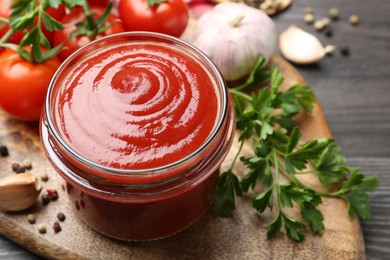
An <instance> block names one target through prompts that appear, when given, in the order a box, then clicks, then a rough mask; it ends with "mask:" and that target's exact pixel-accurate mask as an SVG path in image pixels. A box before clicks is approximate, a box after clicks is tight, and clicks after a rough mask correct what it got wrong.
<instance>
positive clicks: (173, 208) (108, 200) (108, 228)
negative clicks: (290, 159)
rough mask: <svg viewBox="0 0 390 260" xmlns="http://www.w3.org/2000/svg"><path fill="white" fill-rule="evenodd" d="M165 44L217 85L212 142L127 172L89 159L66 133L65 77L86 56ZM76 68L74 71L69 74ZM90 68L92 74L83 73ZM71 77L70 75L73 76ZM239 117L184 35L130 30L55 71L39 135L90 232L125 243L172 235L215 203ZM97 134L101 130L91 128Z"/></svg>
mask: <svg viewBox="0 0 390 260" xmlns="http://www.w3.org/2000/svg"><path fill="white" fill-rule="evenodd" d="M132 42H147V43H148V44H152V45H154V44H156V45H158V44H164V45H168V46H170V47H171V48H173V50H177V51H180V52H184V53H186V55H188V57H189V59H194V60H195V61H196V62H198V63H199V64H201V66H202V67H203V68H204V70H205V71H206V72H207V75H208V77H210V80H211V81H212V82H213V84H214V87H215V90H216V96H217V98H218V103H219V105H218V110H219V111H218V113H217V115H218V116H217V118H216V121H215V124H214V126H213V128H212V131H211V132H210V134H209V135H208V137H207V139H205V141H204V142H203V143H202V144H201V145H199V147H197V148H196V149H195V150H194V151H193V152H191V153H190V154H189V155H187V156H184V157H183V158H178V159H177V160H175V161H173V162H170V163H168V164H166V165H160V166H157V167H151V168H143V169H127V168H122V167H113V166H110V165H108V166H107V165H104V164H101V163H98V162H96V161H93V160H91V159H90V158H87V157H85V156H84V155H83V153H81V152H80V151H79V150H78V149H77V148H74V147H72V145H70V144H69V142H68V141H67V140H66V138H64V135H63V134H61V131H60V127H61V126H60V125H61V123H60V122H58V120H56V117H55V110H56V109H57V108H56V105H57V103H56V100H57V99H58V95H59V93H60V92H61V88H62V86H63V84H65V83H64V81H65V79H66V77H73V74H74V73H73V72H72V71H74V70H77V68H78V67H80V64H81V62H82V61H85V60H88V59H91V57H92V59H93V55H94V53H102V52H103V53H104V52H105V51H106V50H109V49H110V48H112V46H116V45H118V44H121V43H132ZM69 73H73V74H69ZM85 73H88V72H85ZM69 75H71V76H69ZM234 121H235V116H234V109H233V104H232V101H231V99H230V97H229V94H228V91H227V88H226V85H225V83H224V80H223V79H222V77H221V75H220V73H219V72H218V70H217V68H216V67H215V66H214V65H213V63H212V62H211V61H210V60H209V58H208V57H207V56H205V55H204V54H203V53H201V52H200V51H199V50H198V49H196V48H195V47H193V46H192V45H191V44H189V43H187V42H184V41H182V40H180V39H177V38H174V37H170V36H166V35H161V34H157V33H147V32H128V33H122V34H117V35H112V36H108V37H105V38H101V39H99V40H97V41H94V42H92V43H90V44H88V45H86V46H84V47H83V48H81V49H79V50H78V51H77V52H75V53H74V54H73V55H71V56H70V57H69V58H68V59H67V60H66V61H65V62H64V63H63V64H62V65H61V67H60V68H59V69H58V71H57V72H56V74H55V75H54V77H53V79H52V81H51V83H50V86H49V88H48V91H47V95H46V100H45V106H44V112H43V116H42V119H41V123H40V128H41V140H42V144H43V147H44V150H45V152H46V155H47V157H48V159H49V161H50V162H51V164H52V165H53V167H54V169H55V170H56V171H57V172H58V173H59V175H60V176H61V177H62V178H63V179H64V180H65V181H66V183H67V193H68V194H69V197H70V201H71V203H72V204H73V206H72V207H73V208H74V209H75V214H76V215H77V216H78V217H79V218H80V219H81V220H82V221H84V222H85V223H86V224H88V225H89V226H90V227H91V228H92V229H94V230H96V231H98V232H100V233H102V234H105V235H107V236H110V237H114V238H118V239H123V240H135V241H140V240H152V239H159V238H163V237H167V236H170V235H172V234H175V233H177V232H179V231H181V230H183V229H185V228H186V227H188V226H189V225H191V224H192V223H194V222H195V221H196V220H198V219H199V218H200V217H201V216H202V215H203V214H204V213H205V211H206V210H207V209H208V208H209V207H210V205H211V203H212V201H213V198H214V195H215V189H216V184H217V180H218V175H219V170H218V169H219V167H220V165H221V163H222V161H223V160H224V158H225V157H226V155H227V153H228V151H229V149H230V147H231V144H232V139H233V135H234V129H235V124H234ZM89 130H92V131H99V129H89Z"/></svg>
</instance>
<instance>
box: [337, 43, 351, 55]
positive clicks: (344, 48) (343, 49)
mask: <svg viewBox="0 0 390 260" xmlns="http://www.w3.org/2000/svg"><path fill="white" fill-rule="evenodd" d="M339 49H340V52H341V54H342V55H343V56H347V55H348V54H349V47H348V45H341V46H340V47H339Z"/></svg>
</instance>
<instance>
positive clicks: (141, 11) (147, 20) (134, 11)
mask: <svg viewBox="0 0 390 260" xmlns="http://www.w3.org/2000/svg"><path fill="white" fill-rule="evenodd" d="M118 9H119V17H120V18H121V19H122V22H123V25H124V26H125V28H126V30H127V31H152V32H159V33H165V34H169V35H172V36H176V37H179V36H180V35H182V33H183V32H184V30H185V29H186V26H187V22H188V11H187V6H186V4H185V3H184V1H183V0H167V1H165V2H162V3H159V4H155V5H153V6H148V5H147V3H146V0H121V1H120V2H119V7H118Z"/></svg>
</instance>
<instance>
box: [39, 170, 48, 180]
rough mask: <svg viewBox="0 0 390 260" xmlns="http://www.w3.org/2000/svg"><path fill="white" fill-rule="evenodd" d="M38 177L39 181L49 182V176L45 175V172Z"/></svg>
mask: <svg viewBox="0 0 390 260" xmlns="http://www.w3.org/2000/svg"><path fill="white" fill-rule="evenodd" d="M40 176H41V180H42V181H48V180H49V176H48V175H47V173H46V172H41V173H40Z"/></svg>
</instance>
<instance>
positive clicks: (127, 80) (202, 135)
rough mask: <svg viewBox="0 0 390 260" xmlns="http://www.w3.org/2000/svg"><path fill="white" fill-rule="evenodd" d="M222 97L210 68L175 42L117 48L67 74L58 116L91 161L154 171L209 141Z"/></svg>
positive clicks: (69, 138) (70, 141)
mask: <svg viewBox="0 0 390 260" xmlns="http://www.w3.org/2000/svg"><path fill="white" fill-rule="evenodd" d="M217 95H218V94H217V91H216V88H215V83H214V81H213V80H212V79H211V78H210V76H209V74H208V73H207V72H206V70H205V69H204V68H203V66H202V65H201V64H200V63H199V62H198V61H196V60H195V59H194V58H192V57H191V56H189V55H188V54H186V53H184V52H182V51H181V50H179V49H178V48H176V47H171V46H168V45H165V44H157V43H148V42H137V43H128V44H121V45H113V46H111V47H109V48H106V49H105V50H104V52H102V51H100V52H97V53H95V54H91V55H90V56H88V57H87V58H85V59H83V60H81V61H80V62H78V63H77V64H76V65H75V66H74V67H73V69H71V70H70V72H69V73H68V74H67V75H66V77H65V79H64V80H63V82H62V85H61V89H60V91H59V93H58V94H57V98H56V108H57V109H56V110H55V121H56V124H57V127H58V129H59V131H60V134H61V135H62V136H63V138H64V139H65V140H66V142H67V143H68V144H69V145H70V146H71V147H72V148H73V149H74V150H75V151H77V152H78V153H79V154H80V155H82V156H83V157H85V158H87V159H89V160H92V161H95V162H97V163H99V164H102V165H106V166H111V167H115V168H124V169H146V168H153V167H158V166H163V165H166V164H169V163H172V162H175V161H177V160H178V159H181V158H183V157H185V156H187V155H189V154H191V153H192V152H194V151H195V150H196V149H197V148H199V147H200V146H201V145H202V144H203V143H204V142H205V140H206V139H207V138H208V137H209V135H210V133H211V132H212V130H213V128H214V127H215V124H216V121H217V118H218V115H219V109H220V103H219V101H218V100H219V99H218V97H217Z"/></svg>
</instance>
